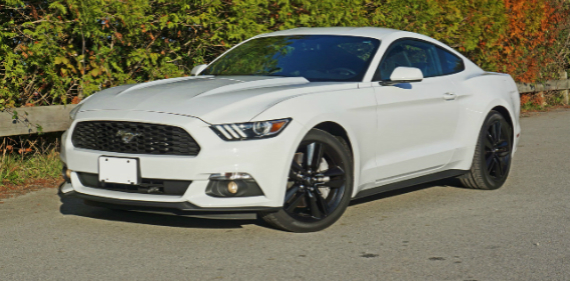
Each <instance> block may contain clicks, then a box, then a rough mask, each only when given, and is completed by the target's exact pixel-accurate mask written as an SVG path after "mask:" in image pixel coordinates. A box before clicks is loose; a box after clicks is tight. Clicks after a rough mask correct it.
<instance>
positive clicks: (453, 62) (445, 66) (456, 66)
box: [437, 48, 465, 75]
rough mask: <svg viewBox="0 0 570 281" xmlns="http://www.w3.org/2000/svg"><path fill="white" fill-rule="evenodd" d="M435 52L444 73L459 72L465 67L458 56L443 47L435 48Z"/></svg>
mask: <svg viewBox="0 0 570 281" xmlns="http://www.w3.org/2000/svg"><path fill="white" fill-rule="evenodd" d="M437 52H438V55H439V59H440V61H441V68H442V71H443V74H444V75H446V74H453V73H457V72H461V71H463V70H464V69H465V65H463V60H462V59H461V58H459V57H458V56H456V55H454V54H452V53H451V52H448V51H446V50H444V49H443V48H437Z"/></svg>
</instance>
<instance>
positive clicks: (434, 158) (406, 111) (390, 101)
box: [373, 39, 459, 184]
mask: <svg viewBox="0 0 570 281" xmlns="http://www.w3.org/2000/svg"><path fill="white" fill-rule="evenodd" d="M398 66H406V67H416V68H419V69H420V70H421V71H422V73H423V75H424V79H423V80H422V81H420V82H413V83H402V84H396V85H391V86H383V85H380V83H379V82H380V81H386V80H389V78H390V75H391V74H392V71H393V70H394V69H395V68H396V67H398ZM443 73H444V71H443V70H442V66H441V62H440V60H439V57H438V52H437V47H436V46H435V45H433V44H431V43H427V42H424V41H419V40H412V39H404V40H398V41H396V42H394V43H393V44H392V45H391V46H390V47H389V48H388V49H387V50H386V52H385V55H384V56H383V58H382V60H381V61H380V64H379V65H378V70H377V72H376V74H375V75H374V79H373V87H374V91H375V95H376V100H377V118H378V120H377V129H378V140H377V147H376V162H377V180H376V183H377V184H384V183H390V182H393V181H398V180H402V179H406V178H413V177H416V176H421V175H423V174H428V173H432V172H436V171H438V170H440V169H441V168H443V166H445V164H447V163H448V162H449V161H450V159H451V157H452V155H453V153H454V151H455V149H456V147H457V144H456V143H455V141H454V135H455V133H456V130H457V124H458V118H459V107H458V103H457V102H456V100H455V97H456V96H455V90H456V85H455V84H454V83H453V81H452V80H451V79H450V78H449V77H448V76H447V75H443Z"/></svg>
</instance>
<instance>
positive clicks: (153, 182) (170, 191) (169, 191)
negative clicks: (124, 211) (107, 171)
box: [77, 172, 192, 196]
mask: <svg viewBox="0 0 570 281" xmlns="http://www.w3.org/2000/svg"><path fill="white" fill-rule="evenodd" d="M77 176H78V178H79V181H80V182H81V184H82V185H83V186H87V187H92V188H101V189H107V190H114V191H122V192H129V193H143V194H159V195H177V196H182V195H184V193H185V192H186V190H187V189H188V186H189V185H190V184H191V183H192V181H178V180H163V179H144V178H143V179H141V183H140V184H138V185H134V184H120V183H108V182H100V181H99V175H98V174H91V173H80V172H78V173H77Z"/></svg>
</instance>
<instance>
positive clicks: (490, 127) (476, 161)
mask: <svg viewBox="0 0 570 281" xmlns="http://www.w3.org/2000/svg"><path fill="white" fill-rule="evenodd" d="M512 140H513V133H512V128H511V126H510V125H509V123H508V122H507V120H505V118H504V117H503V116H502V115H501V114H500V113H499V112H497V111H491V112H490V113H489V115H487V118H486V119H485V122H484V123H483V127H482V128H481V132H480V133H479V139H478V141H477V146H476V148H475V155H474V156H473V164H472V165H471V170H470V171H469V172H468V173H467V174H466V175H463V176H462V177H460V180H461V183H463V185H464V186H465V187H469V188H475V189H487V190H490V189H497V188H499V187H501V186H502V185H503V184H504V183H505V181H506V180H507V176H508V175H509V171H510V169H511V160H512V148H513V147H512Z"/></svg>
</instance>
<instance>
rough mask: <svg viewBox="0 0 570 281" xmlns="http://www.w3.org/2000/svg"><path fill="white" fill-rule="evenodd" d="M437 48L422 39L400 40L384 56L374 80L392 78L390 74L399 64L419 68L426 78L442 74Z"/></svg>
mask: <svg viewBox="0 0 570 281" xmlns="http://www.w3.org/2000/svg"><path fill="white" fill-rule="evenodd" d="M437 50H438V48H437V47H436V46H434V45H432V44H429V43H425V42H421V41H416V40H402V41H398V42H396V43H394V44H392V46H390V48H389V49H388V51H387V52H386V54H385V55H384V57H383V58H382V61H381V62H380V65H379V69H378V70H377V72H376V75H375V76H374V78H375V79H374V80H376V81H377V80H390V75H392V72H393V71H394V69H396V67H399V66H407V67H416V68H419V69H420V70H421V71H422V73H423V75H424V77H426V78H427V77H434V76H439V75H442V74H443V71H442V68H441V63H440V59H439V57H438V51H437Z"/></svg>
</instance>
